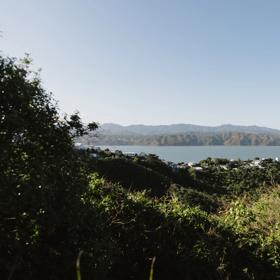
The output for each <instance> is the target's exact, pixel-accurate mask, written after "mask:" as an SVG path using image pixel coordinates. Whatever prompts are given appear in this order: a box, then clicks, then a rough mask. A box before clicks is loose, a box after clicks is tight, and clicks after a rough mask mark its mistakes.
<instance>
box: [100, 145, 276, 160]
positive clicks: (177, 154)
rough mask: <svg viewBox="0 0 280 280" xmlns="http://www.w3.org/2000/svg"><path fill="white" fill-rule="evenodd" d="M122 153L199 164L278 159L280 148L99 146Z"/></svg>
mask: <svg viewBox="0 0 280 280" xmlns="http://www.w3.org/2000/svg"><path fill="white" fill-rule="evenodd" d="M100 148H102V149H106V148H108V149H110V150H111V151H115V150H121V151H122V152H124V153H127V152H135V153H141V152H143V153H147V154H156V155H158V156H159V157H160V158H161V159H164V160H169V161H173V162H181V161H183V162H199V161H200V160H203V159H206V158H207V157H212V158H228V159H241V160H247V159H254V158H255V157H259V158H273V159H275V158H276V157H279V158H280V146H100Z"/></svg>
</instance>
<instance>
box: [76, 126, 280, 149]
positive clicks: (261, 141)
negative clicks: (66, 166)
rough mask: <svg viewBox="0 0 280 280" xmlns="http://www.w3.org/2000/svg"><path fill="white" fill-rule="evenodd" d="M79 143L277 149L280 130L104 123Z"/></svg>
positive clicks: (243, 127)
mask: <svg viewBox="0 0 280 280" xmlns="http://www.w3.org/2000/svg"><path fill="white" fill-rule="evenodd" d="M79 141H81V142H83V143H85V144H93V145H164V146H168V145H175V146H193V145H194V146H204V145H205V146H206V145H265V146H280V130H277V129H272V128H268V127H259V126H239V125H231V124H224V125H220V126H213V127H212V126H200V125H193V124H172V125H128V126H122V125H118V124H114V123H106V124H103V125H101V126H100V128H99V129H98V131H97V132H95V133H92V134H90V135H87V136H85V137H83V138H81V139H79Z"/></svg>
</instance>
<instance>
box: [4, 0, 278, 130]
mask: <svg viewBox="0 0 280 280" xmlns="http://www.w3.org/2000/svg"><path fill="white" fill-rule="evenodd" d="M0 10H1V17H0V30H1V31H2V38H0V50H2V53H4V54H5V55H9V56H16V57H21V56H23V54H24V53H25V52H28V53H30V54H31V55H32V57H33V59H34V68H39V67H42V69H43V72H42V78H43V81H44V85H45V88H46V89H47V90H49V91H52V92H53V93H54V96H55V98H56V99H57V100H58V101H59V106H60V108H61V110H62V111H63V112H67V113H71V112H73V111H75V110H79V111H80V112H81V115H82V116H83V118H84V120H85V121H90V120H93V121H98V122H101V123H103V122H116V123H120V124H132V123H144V124H170V123H194V124H203V125H218V124H222V123H233V124H241V125H249V124H256V125H262V126H269V127H274V128H280V117H279V109H280V16H279V14H280V1H279V0H269V1H264V0H263V1H260V0H231V1H226V0H211V1H209V0H204V1H203V0H189V1H188V0H182V1H180V0H108V1H107V0H99V1H95V0H76V1H74V0H48V1H46V0H25V1H22V0H21V1H19V0H9V1H7V0H0Z"/></svg>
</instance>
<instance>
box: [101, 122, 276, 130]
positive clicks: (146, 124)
mask: <svg viewBox="0 0 280 280" xmlns="http://www.w3.org/2000/svg"><path fill="white" fill-rule="evenodd" d="M98 124H99V125H104V124H113V125H121V126H132V125H144V126H165V125H167V126H170V125H195V126H206V127H219V126H242V127H247V126H248V127H254V126H255V127H264V128H271V129H276V130H280V129H279V128H275V127H269V126H261V125H258V124H244V125H240V124H235V123H220V124H217V125H208V124H201V123H198V124H197V123H187V122H180V123H179V122H178V123H176V122H175V123H124V124H122V123H117V122H103V123H102V122H99V123H98Z"/></svg>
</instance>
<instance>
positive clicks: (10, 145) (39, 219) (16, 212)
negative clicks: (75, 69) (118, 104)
mask: <svg viewBox="0 0 280 280" xmlns="http://www.w3.org/2000/svg"><path fill="white" fill-rule="evenodd" d="M30 64H31V60H30V58H29V56H26V57H25V58H24V59H23V60H20V61H19V60H16V59H12V58H4V57H2V56H0V147H1V150H0V185H1V188H0V240H1V241H0V242H1V243H0V252H1V257H0V271H2V272H3V273H4V274H1V276H4V279H5V276H6V277H7V278H8V277H10V278H11V277H12V276H14V275H21V272H24V275H25V276H24V277H25V278H28V279H35V278H38V279H39V278H40V275H39V274H38V275H36V273H37V272H39V271H40V273H41V274H42V275H43V274H44V273H45V275H48V279H51V278H52V276H51V273H50V271H51V270H52V269H51V268H52V267H53V266H57V265H59V264H61V263H63V262H64V261H65V262H69V258H70V259H71V261H73V256H70V255H69V254H68V253H65V248H66V247H68V250H69V248H70V250H69V251H71V248H72V247H73V244H65V243H67V242H68V243H69V240H71V238H70V237H69V236H70V235H73V234H74V232H75V221H77V219H78V213H79V210H80V207H81V202H80V196H81V194H82V193H83V192H84V191H85V188H86V186H87V185H88V181H87V180H88V179H87V176H86V174H87V167H86V166H85V164H83V161H82V160H81V157H80V156H79V154H78V151H76V150H75V149H74V147H73V139H74V137H76V136H77V135H79V136H80V135H83V134H85V133H87V131H88V130H89V129H91V130H92V129H96V128H97V125H96V124H95V123H92V124H90V125H89V126H88V127H85V126H84V125H83V124H82V123H81V119H80V117H79V115H78V114H74V115H72V116H70V118H67V117H64V118H61V117H60V116H59V112H58V109H57V106H56V103H55V102H54V100H53V98H52V96H51V95H50V94H49V93H47V92H46V91H45V90H44V88H43V87H42V85H41V80H40V76H39V74H38V73H37V72H34V71H31V70H30ZM72 251H73V254H76V253H77V252H76V250H74V249H73V250H72ZM62 255H63V258H62V257H61V256H62ZM38 256H40V257H39V258H38ZM40 258H45V261H44V260H42V259H41V260H40ZM28 265H30V266H31V265H33V266H34V267H36V269H30V270H29V271H30V273H32V274H30V275H26V271H28V270H26V266H28ZM24 266H25V267H24ZM46 269H47V271H46ZM36 271H37V272H36ZM34 273H35V274H34ZM65 273H66V272H65V270H64V277H65V275H67V274H65Z"/></svg>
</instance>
